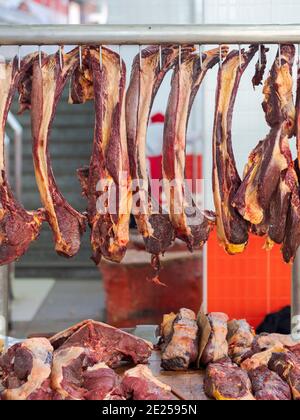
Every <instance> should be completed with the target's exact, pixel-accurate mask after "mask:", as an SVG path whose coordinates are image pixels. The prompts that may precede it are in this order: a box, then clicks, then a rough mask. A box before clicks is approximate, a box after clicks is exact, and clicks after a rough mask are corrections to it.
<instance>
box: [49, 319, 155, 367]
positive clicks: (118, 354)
mask: <svg viewBox="0 0 300 420" xmlns="http://www.w3.org/2000/svg"><path fill="white" fill-rule="evenodd" d="M50 341H51V343H52V345H53V347H54V348H55V349H57V348H58V349H59V350H61V349H68V348H70V347H75V348H77V347H79V348H85V349H88V351H89V358H90V359H92V360H94V363H98V362H104V363H106V364H107V365H108V366H109V367H112V368H115V367H118V366H120V364H121V363H122V362H123V361H129V362H133V363H134V364H139V363H147V362H148V359H149V357H150V356H151V353H152V349H153V346H152V344H151V343H148V342H147V341H145V340H142V339H140V338H137V337H134V336H133V335H131V334H128V333H126V332H124V331H121V330H119V329H117V328H114V327H111V326H110V325H106V324H103V323H102V322H96V321H86V322H85V323H80V324H78V325H77V326H74V327H71V328H70V329H69V330H66V331H63V332H62V333H60V334H57V335H56V336H54V337H52V338H51V340H50ZM58 346H59V347H58Z"/></svg>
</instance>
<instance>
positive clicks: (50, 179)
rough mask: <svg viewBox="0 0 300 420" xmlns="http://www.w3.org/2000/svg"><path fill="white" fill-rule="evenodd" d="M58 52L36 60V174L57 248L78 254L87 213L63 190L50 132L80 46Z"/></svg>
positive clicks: (33, 102) (33, 99) (33, 110)
mask: <svg viewBox="0 0 300 420" xmlns="http://www.w3.org/2000/svg"><path fill="white" fill-rule="evenodd" d="M61 54H62V55H61V58H60V53H57V54H55V55H52V56H49V57H44V58H43V59H42V63H41V66H40V63H39V62H38V61H36V62H35V64H34V67H33V78H32V95H31V116H32V135H33V158H34V168H35V175H36V180H37V184H38V188H39V191H40V195H41V200H42V202H43V205H44V207H45V211H46V218H47V221H48V223H49V224H50V226H51V228H52V231H53V234H54V240H55V249H56V251H57V252H58V253H59V254H61V255H63V256H65V257H72V256H74V255H75V254H76V253H77V252H78V250H79V248H80V237H81V235H82V234H83V232H84V230H85V216H84V215H82V214H81V213H79V212H77V211H76V210H75V209H73V208H72V207H71V205H70V204H69V203H68V202H67V201H66V199H65V198H64V196H63V195H62V193H61V192H60V190H59V188H58V186H57V184H56V181H55V178H54V174H53V171H52V168H51V159H50V153H49V141H50V138H49V137H50V131H51V126H52V123H53V119H54V116H55V112H56V108H57V105H58V102H59V99H60V97H61V95H62V92H63V89H64V87H65V85H66V83H67V81H68V78H69V76H70V75H71V74H72V72H73V71H74V70H75V68H76V66H77V65H78V57H79V54H78V49H75V50H73V51H71V52H70V53H68V54H63V53H61Z"/></svg>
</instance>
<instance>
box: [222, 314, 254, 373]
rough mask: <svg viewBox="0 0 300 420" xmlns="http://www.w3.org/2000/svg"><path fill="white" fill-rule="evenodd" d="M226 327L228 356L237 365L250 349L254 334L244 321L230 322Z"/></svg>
mask: <svg viewBox="0 0 300 420" xmlns="http://www.w3.org/2000/svg"><path fill="white" fill-rule="evenodd" d="M227 326H228V334H227V342H228V347H229V349H228V355H229V356H230V358H231V359H232V360H233V361H234V362H235V363H237V364H238V365H239V364H240V363H241V361H242V359H243V357H244V355H245V354H246V353H247V352H248V351H249V350H250V349H251V346H252V343H253V340H254V335H255V333H254V330H253V328H251V327H250V325H249V324H248V322H247V321H246V320H245V319H242V320H239V321H237V320H233V321H230V322H228V325H227Z"/></svg>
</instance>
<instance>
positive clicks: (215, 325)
mask: <svg viewBox="0 0 300 420" xmlns="http://www.w3.org/2000/svg"><path fill="white" fill-rule="evenodd" d="M207 317H208V320H209V323H210V326H211V333H210V337H209V340H208V343H207V345H206V347H205V349H204V351H203V353H202V356H201V363H202V364H203V365H205V366H206V365H208V364H209V363H212V362H216V361H218V360H220V359H224V357H227V356H228V343H227V340H226V337H227V333H228V328H227V321H228V316H227V315H226V314H223V313H218V312H212V313H210V314H209V315H208V316H207Z"/></svg>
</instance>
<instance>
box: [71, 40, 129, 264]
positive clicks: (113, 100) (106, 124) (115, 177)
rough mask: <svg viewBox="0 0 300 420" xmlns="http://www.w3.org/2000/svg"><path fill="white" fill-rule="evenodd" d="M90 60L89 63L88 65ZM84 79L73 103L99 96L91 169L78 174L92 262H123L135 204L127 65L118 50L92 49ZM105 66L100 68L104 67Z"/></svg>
mask: <svg viewBox="0 0 300 420" xmlns="http://www.w3.org/2000/svg"><path fill="white" fill-rule="evenodd" d="M86 60H87V61H86ZM85 61H86V69H85V73H84V76H82V75H81V74H80V73H76V74H75V77H74V79H73V89H72V92H71V97H72V101H73V103H83V102H85V101H86V100H89V99H92V98H93V97H94V98H95V116H96V119H95V132H94V144H93V152H92V157H91V161H90V166H89V168H83V169H80V170H79V171H78V175H79V179H80V182H81V185H82V187H83V193H84V195H85V196H86V197H87V199H88V220H89V225H90V226H91V230H92V233H91V244H92V249H93V260H94V261H95V263H96V264H97V265H98V264H99V263H100V261H101V257H102V256H103V257H104V258H106V259H108V260H111V261H114V262H121V260H122V259H123V257H124V256H125V253H126V246H127V244H128V242H129V219H130V210H131V202H132V193H131V179H130V170H129V161H128V150H127V138H126V123H125V81H126V68H125V64H124V62H122V67H120V57H119V55H118V54H116V53H115V52H113V51H111V50H109V49H107V48H103V49H102V57H101V58H100V54H99V51H97V50H96V49H94V48H90V49H89V53H88V55H87V57H86V59H85ZM100 62H101V65H100Z"/></svg>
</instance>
